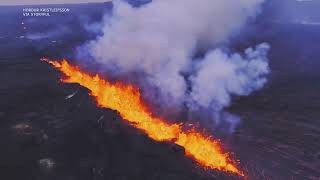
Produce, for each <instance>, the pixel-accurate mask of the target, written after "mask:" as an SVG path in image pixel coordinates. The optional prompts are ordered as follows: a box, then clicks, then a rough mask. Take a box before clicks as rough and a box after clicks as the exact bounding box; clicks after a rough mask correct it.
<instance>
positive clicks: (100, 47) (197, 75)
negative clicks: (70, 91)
mask: <svg viewBox="0 0 320 180" xmlns="http://www.w3.org/2000/svg"><path fill="white" fill-rule="evenodd" d="M263 2H264V0H215V1H212V0H153V1H152V2H150V3H147V4H144V5H142V6H139V7H135V6H132V5H130V4H128V3H126V2H124V1H119V0H118V1H114V2H113V5H114V6H113V12H112V15H111V16H110V17H108V18H105V19H106V20H105V22H104V23H103V24H104V27H103V29H102V32H103V35H102V36H99V37H98V38H97V39H96V40H94V41H91V42H90V43H88V44H86V45H84V46H83V47H82V48H80V49H81V51H82V52H81V54H83V49H86V48H88V49H89V54H90V56H91V57H92V58H93V59H94V60H95V61H96V62H98V63H100V64H102V66H103V67H105V69H106V70H107V72H108V73H109V74H111V75H112V76H113V77H118V78H120V79H121V78H123V77H129V79H131V80H134V82H136V83H137V84H138V85H139V86H140V87H141V88H142V91H143V93H144V96H145V98H146V99H148V100H149V101H150V102H151V103H154V104H156V105H157V106H159V107H161V108H160V109H164V111H166V112H168V110H169V111H172V109H174V110H176V111H177V112H179V111H181V110H182V109H184V108H186V107H187V108H188V109H191V110H196V109H201V108H205V109H208V110H209V111H213V112H221V111H223V109H224V108H225V107H227V106H229V105H230V103H231V99H232V96H245V95H249V94H250V93H251V92H253V91H255V90H258V89H260V88H261V87H263V85H264V84H265V83H266V81H267V80H266V77H265V75H267V74H268V73H269V66H268V59H267V57H266V56H267V51H268V49H269V45H268V44H265V43H263V44H260V45H256V47H252V48H248V49H246V50H245V51H244V52H238V53H237V52H235V53H231V52H230V50H228V48H226V47H227V46H228V42H229V39H230V38H232V37H235V36H238V35H239V33H240V31H241V29H242V28H243V27H244V26H245V25H246V24H247V23H248V22H249V21H250V20H253V19H254V18H255V16H256V15H257V14H258V13H259V12H260V10H261V9H260V6H261V5H262V3H263ZM199 52H201V53H200V54H201V55H199V56H198V55H197V54H199Z"/></svg>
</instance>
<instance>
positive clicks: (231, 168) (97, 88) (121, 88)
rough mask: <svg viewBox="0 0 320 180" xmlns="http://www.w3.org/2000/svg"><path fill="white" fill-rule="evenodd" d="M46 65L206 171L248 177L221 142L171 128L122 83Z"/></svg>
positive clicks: (57, 63) (64, 66) (64, 63)
mask: <svg viewBox="0 0 320 180" xmlns="http://www.w3.org/2000/svg"><path fill="white" fill-rule="evenodd" d="M41 60H43V61H46V62H48V63H50V64H51V65H53V66H54V67H55V68H57V69H58V70H60V71H61V72H62V73H63V74H64V75H65V76H66V79H63V80H62V81H63V82H66V83H78V84H80V85H81V86H83V87H85V88H87V89H89V90H90V95H91V96H93V97H95V98H96V102H97V104H98V105H99V106H100V107H102V108H109V109H113V110H116V111H117V112H118V113H119V114H120V116H121V117H122V118H123V119H124V120H126V121H128V122H130V124H132V126H134V127H136V128H138V129H140V130H142V131H144V132H145V133H146V134H147V135H148V136H149V137H150V138H152V139H154V140H156V141H170V142H174V143H176V144H178V145H180V146H182V147H184V149H185V153H186V155H187V156H189V157H192V158H193V159H194V160H195V161H196V162H198V163H199V164H200V165H202V166H204V167H205V168H210V169H217V170H223V171H226V172H232V173H235V174H237V175H240V176H244V174H243V172H241V171H240V170H239V169H238V168H237V167H236V166H235V165H234V164H233V163H232V161H231V160H230V158H229V155H228V154H227V153H223V152H222V151H221V149H220V145H219V143H218V141H216V140H214V139H213V138H211V137H208V136H205V135H203V134H202V133H199V132H197V131H196V130H192V131H184V130H183V129H182V127H181V125H180V124H169V123H167V122H166V121H165V120H163V119H161V118H158V117H155V116H154V115H153V114H152V113H151V112H150V111H149V109H148V108H147V106H146V104H145V103H144V102H143V101H142V99H141V94H140V91H139V89H137V88H136V87H134V86H132V85H126V84H123V83H121V82H117V83H111V82H109V81H107V80H104V79H102V78H101V77H100V76H99V75H95V76H92V75H90V74H88V73H85V72H83V71H81V70H80V68H78V67H77V66H73V65H71V64H69V63H68V62H67V61H66V60H63V61H61V62H60V61H50V60H48V59H46V58H42V59H41Z"/></svg>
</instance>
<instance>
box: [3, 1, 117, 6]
mask: <svg viewBox="0 0 320 180" xmlns="http://www.w3.org/2000/svg"><path fill="white" fill-rule="evenodd" d="M108 1H112V0H0V5H33V4H70V3H89V2H108Z"/></svg>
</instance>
